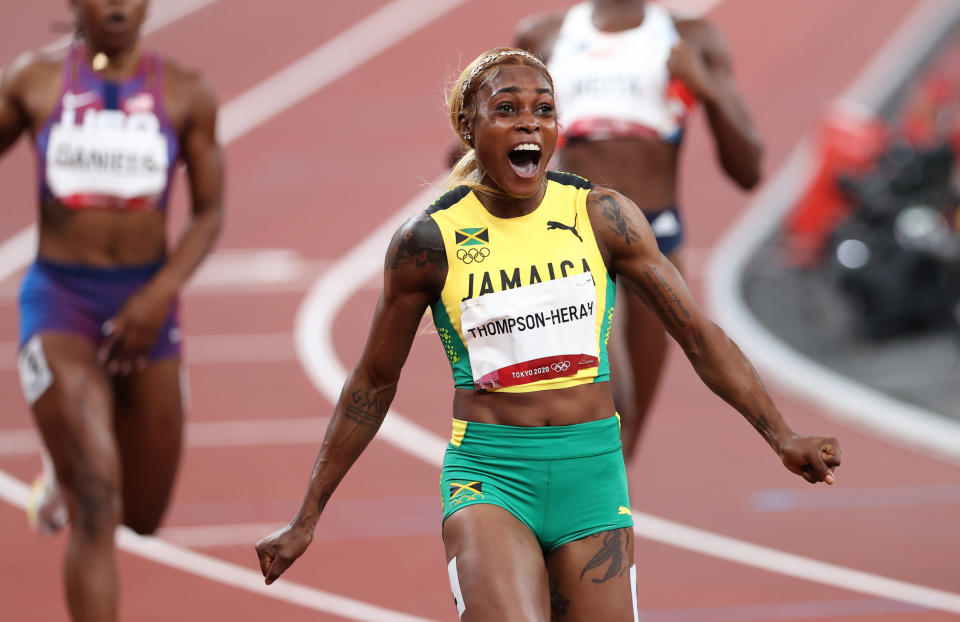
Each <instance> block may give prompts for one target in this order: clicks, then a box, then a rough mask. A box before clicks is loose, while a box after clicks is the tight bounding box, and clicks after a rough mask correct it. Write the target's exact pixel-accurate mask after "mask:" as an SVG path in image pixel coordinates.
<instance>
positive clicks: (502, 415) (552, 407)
mask: <svg viewBox="0 0 960 622" xmlns="http://www.w3.org/2000/svg"><path fill="white" fill-rule="evenodd" d="M614 412H615V407H614V405H613V397H612V396H611V393H610V383H609V382H594V383H589V384H581V385H578V386H575V387H568V388H566V389H552V390H546V391H532V392H529V393H498V392H489V393H485V392H478V391H471V390H470V389H457V390H456V392H455V393H454V396H453V416H454V418H455V419H460V420H462V421H473V422H476V423H493V424H497V425H514V426H524V427H541V426H552V425H573V424H576V423H587V422H588V421H597V420H599V419H606V418H607V417H612V416H613V414H614Z"/></svg>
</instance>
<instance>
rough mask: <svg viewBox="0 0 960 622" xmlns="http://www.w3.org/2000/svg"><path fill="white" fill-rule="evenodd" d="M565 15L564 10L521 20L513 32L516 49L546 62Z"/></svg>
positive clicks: (538, 14)
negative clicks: (521, 49)
mask: <svg viewBox="0 0 960 622" xmlns="http://www.w3.org/2000/svg"><path fill="white" fill-rule="evenodd" d="M566 15H567V11H566V10H560V11H548V12H544V13H537V14H535V15H531V16H530V17H527V18H524V19H522V20H521V21H520V22H519V23H518V24H517V28H516V31H515V32H514V41H515V43H516V45H517V47H519V48H523V49H524V50H527V51H529V52H531V53H533V54H536V55H537V56H539V57H540V58H541V59H543V60H544V61H547V60H548V59H549V57H550V51H551V49H552V48H553V43H554V41H555V40H556V38H557V34H558V33H559V32H560V27H561V26H563V20H564V18H565V17H566Z"/></svg>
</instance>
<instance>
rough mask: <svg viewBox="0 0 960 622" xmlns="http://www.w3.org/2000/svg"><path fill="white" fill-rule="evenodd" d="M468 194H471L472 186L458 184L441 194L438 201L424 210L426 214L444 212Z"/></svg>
mask: <svg viewBox="0 0 960 622" xmlns="http://www.w3.org/2000/svg"><path fill="white" fill-rule="evenodd" d="M468 194H470V188H469V187H467V186H457V187H455V188H452V189H450V190H447V191H446V192H444V193H443V194H441V195H440V196H439V197H438V198H437V200H436V201H434V202H433V203H431V204H430V207H428V208H427V209H426V210H425V211H424V214H426V215H430V214H436V213H437V212H442V211H443V210H445V209H450V208H451V207H453V206H454V205H456V204H457V203H459V202H460V201H462V200H463V198H464V197H465V196H467V195H468Z"/></svg>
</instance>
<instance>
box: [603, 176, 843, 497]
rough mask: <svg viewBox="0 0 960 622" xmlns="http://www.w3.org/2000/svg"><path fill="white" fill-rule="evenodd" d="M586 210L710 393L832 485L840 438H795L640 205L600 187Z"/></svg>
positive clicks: (793, 466) (608, 251)
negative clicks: (675, 263)
mask: <svg viewBox="0 0 960 622" xmlns="http://www.w3.org/2000/svg"><path fill="white" fill-rule="evenodd" d="M587 206H588V209H589V213H590V219H591V222H592V223H593V229H594V232H595V233H596V235H597V239H598V240H599V241H600V248H601V252H603V253H604V258H605V260H606V261H607V265H608V266H609V267H610V268H611V270H612V271H613V272H614V273H615V274H616V275H617V276H618V278H622V279H623V280H624V281H625V283H626V286H627V287H628V288H629V289H630V290H631V291H633V292H634V293H636V294H637V295H638V296H639V297H640V298H641V299H642V300H643V301H644V302H645V303H646V304H647V305H649V306H650V308H652V309H653V310H654V311H655V312H656V313H657V315H658V316H659V318H660V321H661V322H662V323H663V325H664V326H665V327H666V329H667V331H668V332H669V333H670V335H671V336H672V337H673V338H674V339H675V340H676V341H677V342H678V343H679V344H680V346H681V347H682V348H683V351H684V353H685V354H686V355H687V358H688V359H689V360H690V362H691V363H692V364H693V367H694V369H695V370H696V372H697V374H698V375H699V376H700V378H701V379H702V380H703V382H704V383H705V384H706V385H707V386H708V387H709V388H710V390H712V391H713V392H714V393H716V394H717V395H718V396H720V397H721V398H723V399H724V401H726V402H727V403H728V404H730V405H731V406H733V407H734V408H736V409H737V411H739V412H740V414H741V415H743V417H744V418H745V419H746V420H747V421H749V422H750V424H751V425H752V426H753V427H754V428H755V429H756V430H757V432H759V433H760V435H761V436H762V437H763V438H764V440H766V442H767V443H768V444H769V445H770V447H772V448H773V450H774V451H776V452H777V454H778V455H779V456H780V459H781V460H782V461H783V464H784V465H785V466H786V467H787V468H788V469H790V470H791V471H793V472H794V473H796V474H797V475H800V476H802V477H803V478H804V479H806V480H807V481H809V482H819V481H825V482H827V483H828V484H832V483H833V481H834V476H833V472H834V469H835V468H836V467H837V466H838V465H839V464H840V448H839V445H838V443H837V441H836V439H833V438H816V437H805V436H798V435H796V434H794V433H793V431H792V430H791V429H790V427H789V426H788V425H787V423H786V422H785V421H784V420H783V417H782V416H781V415H780V412H779V411H778V410H777V407H776V406H775V405H774V403H773V400H772V399H771V398H770V395H769V394H768V393H767V391H766V389H764V387H763V384H762V383H761V382H760V378H759V377H758V376H757V373H756V371H754V369H753V366H752V365H751V364H750V362H749V361H748V360H747V358H746V357H745V356H744V355H743V353H742V352H741V351H740V349H739V348H738V347H737V345H736V344H735V343H734V342H733V341H732V340H731V339H730V338H729V337H727V335H726V333H724V332H723V330H722V329H721V328H720V327H719V326H717V325H716V324H714V323H713V322H711V321H710V320H709V319H708V318H707V317H706V315H705V314H704V313H703V312H702V311H701V310H700V308H699V307H698V306H697V303H696V302H695V301H694V300H693V297H692V296H691V294H690V292H689V290H688V289H687V286H686V283H684V281H683V278H682V277H681V276H680V274H679V273H678V272H677V269H676V268H675V267H674V266H673V264H672V263H670V261H669V260H668V259H667V258H666V257H664V256H663V255H662V254H661V253H660V251H659V250H658V249H657V244H656V239H655V238H654V236H653V232H652V231H651V230H650V227H649V225H648V224H647V222H646V220H645V219H644V217H643V214H642V213H641V212H640V210H639V209H637V207H636V205H634V204H633V203H632V202H631V201H630V200H629V199H627V198H626V197H624V196H623V195H621V194H619V193H617V192H614V191H612V190H607V189H602V188H597V189H594V190H593V191H591V193H590V195H589V196H588V198H587Z"/></svg>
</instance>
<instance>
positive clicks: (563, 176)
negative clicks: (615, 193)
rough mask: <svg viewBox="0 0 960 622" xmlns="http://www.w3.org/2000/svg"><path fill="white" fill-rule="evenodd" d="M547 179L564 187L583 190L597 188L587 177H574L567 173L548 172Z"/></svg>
mask: <svg viewBox="0 0 960 622" xmlns="http://www.w3.org/2000/svg"><path fill="white" fill-rule="evenodd" d="M547 179H549V180H550V181H553V182H556V183H558V184H562V185H564V186H575V187H577V188H580V189H583V190H590V189H591V188H594V187H595V186H594V185H593V182H591V181H590V180H589V179H587V178H586V177H581V176H579V175H574V174H573V173H565V172H563V171H547Z"/></svg>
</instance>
